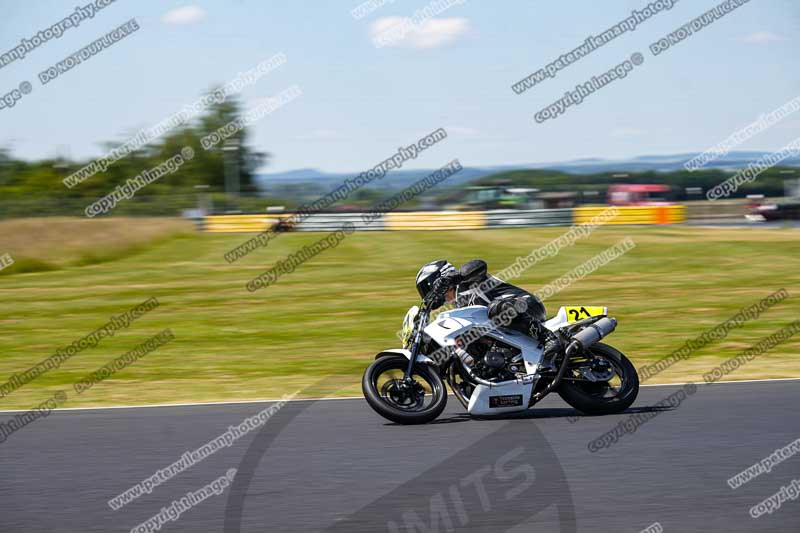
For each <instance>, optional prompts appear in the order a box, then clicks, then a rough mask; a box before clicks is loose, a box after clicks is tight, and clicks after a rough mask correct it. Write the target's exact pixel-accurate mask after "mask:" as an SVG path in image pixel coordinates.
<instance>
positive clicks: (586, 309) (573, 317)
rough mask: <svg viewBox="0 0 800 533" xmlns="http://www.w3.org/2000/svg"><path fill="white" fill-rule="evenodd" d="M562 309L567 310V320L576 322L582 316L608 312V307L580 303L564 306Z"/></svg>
mask: <svg viewBox="0 0 800 533" xmlns="http://www.w3.org/2000/svg"><path fill="white" fill-rule="evenodd" d="M564 309H566V311H567V321H568V322H577V321H578V320H583V319H584V318H589V317H593V316H603V315H607V314H608V307H598V306H590V305H582V306H572V307H565V308H564Z"/></svg>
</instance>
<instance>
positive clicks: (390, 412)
mask: <svg viewBox="0 0 800 533" xmlns="http://www.w3.org/2000/svg"><path fill="white" fill-rule="evenodd" d="M406 367H408V359H406V358H405V357H403V356H402V355H384V356H382V357H379V358H378V359H376V360H375V361H373V362H372V364H371V365H369V367H368V368H367V370H366V372H364V377H363V379H362V380H361V389H362V390H363V392H364V398H365V399H366V400H367V403H368V404H369V406H370V407H372V409H374V410H375V412H376V413H378V414H379V415H381V416H382V417H384V418H386V419H388V420H391V421H392V422H396V423H398V424H426V423H428V422H430V421H432V420H434V419H436V417H438V416H439V415H440V414H441V413H442V411H444V408H445V406H446V405H447V389H446V388H445V385H444V382H443V381H442V378H441V377H440V376H439V374H438V372H436V368H434V367H431V366H430V365H427V364H417V365H415V366H414V374H413V375H412V378H413V383H412V384H410V385H409V384H406V383H404V382H403V376H404V373H405V370H406Z"/></svg>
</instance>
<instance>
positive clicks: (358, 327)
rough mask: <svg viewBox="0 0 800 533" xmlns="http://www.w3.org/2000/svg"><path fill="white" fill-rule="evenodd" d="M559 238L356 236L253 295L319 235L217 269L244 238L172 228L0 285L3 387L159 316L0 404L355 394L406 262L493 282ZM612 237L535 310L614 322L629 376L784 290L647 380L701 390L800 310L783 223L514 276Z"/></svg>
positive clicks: (799, 368)
mask: <svg viewBox="0 0 800 533" xmlns="http://www.w3.org/2000/svg"><path fill="white" fill-rule="evenodd" d="M566 229H567V228H541V229H534V228H531V229H514V230H491V231H463V232H374V233H372V232H371V233H356V234H353V235H351V236H349V237H348V238H347V239H346V240H345V241H344V242H342V243H341V244H340V245H339V247H337V248H335V249H332V250H327V251H325V252H323V253H322V254H321V255H319V256H317V257H315V258H313V259H312V260H310V261H309V262H307V263H306V264H304V265H301V266H300V267H298V269H297V270H296V271H295V272H294V273H292V274H289V275H286V276H284V277H282V278H281V279H280V280H279V281H278V283H277V284H276V285H274V286H271V287H267V288H265V289H262V290H260V291H257V292H255V293H249V292H247V291H246V290H245V283H246V282H247V281H248V280H249V279H251V278H252V277H254V276H256V275H258V274H260V273H261V272H263V271H264V270H266V269H267V268H269V267H270V266H271V265H272V264H273V263H274V262H275V261H276V260H278V259H281V258H283V257H284V256H285V255H286V254H288V253H291V252H294V251H295V250H297V249H298V248H300V247H302V245H303V244H307V243H310V242H312V241H315V240H317V239H319V238H320V237H321V236H322V235H321V234H309V233H297V234H286V235H283V236H281V237H280V238H278V239H276V240H275V241H272V242H271V243H270V245H269V247H268V248H265V249H259V250H257V251H255V252H253V253H252V254H251V255H250V256H248V257H246V258H245V259H242V260H240V261H238V262H237V263H235V264H233V265H229V264H227V263H226V262H225V261H224V259H223V253H224V252H226V251H228V250H229V249H230V248H232V247H234V246H235V245H238V244H239V243H241V242H242V241H244V240H245V239H247V238H248V237H249V236H246V235H207V234H188V235H185V234H181V235H179V236H177V237H173V238H171V239H170V240H167V241H164V240H163V239H160V240H159V239H156V240H154V241H153V243H154V244H151V245H150V246H149V247H148V246H144V245H142V244H140V243H138V244H136V246H137V253H135V254H133V255H130V254H121V255H120V256H119V257H118V258H116V259H114V260H113V261H110V262H101V263H97V264H88V265H86V266H62V267H61V269H60V270H54V271H48V272H36V273H17V274H13V275H6V276H2V277H0V297H2V301H3V312H2V314H0V354H2V355H0V376H2V378H3V380H5V379H7V378H8V377H9V376H10V375H11V374H12V373H14V372H18V371H21V370H24V369H27V368H29V367H30V366H32V365H33V364H35V363H37V362H39V361H41V360H43V359H44V358H46V357H48V356H49V355H50V354H52V353H53V352H54V350H55V349H56V348H58V347H62V346H65V345H67V344H70V343H71V342H72V341H74V340H76V339H78V338H80V337H82V336H84V335H86V334H88V333H90V332H91V331H93V330H94V329H96V328H97V327H99V326H101V325H102V324H104V323H105V322H106V321H107V320H108V318H109V317H110V316H111V315H112V314H119V313H121V312H123V311H125V310H127V309H129V308H130V307H132V306H134V305H136V304H137V303H140V302H141V301H143V300H145V299H147V298H149V297H151V296H155V297H157V298H158V300H159V302H160V303H161V306H160V307H159V308H158V309H156V310H154V311H151V312H150V313H148V314H146V315H144V316H143V317H142V318H140V319H139V320H138V321H136V322H134V323H133V325H132V326H131V327H130V328H128V329H127V330H124V331H122V332H120V333H118V334H117V335H115V336H114V337H111V338H108V339H105V340H103V341H102V342H101V344H99V345H98V346H97V347H95V348H89V349H87V350H84V351H83V352H81V353H79V354H78V355H76V356H74V357H73V358H72V359H71V360H69V361H68V362H66V363H64V365H62V366H61V368H59V369H56V370H52V371H50V372H48V373H46V374H44V375H42V376H40V377H39V378H37V379H36V380H34V381H33V382H31V383H29V384H27V385H25V386H23V387H22V388H20V389H19V390H17V391H15V392H13V393H12V394H11V395H9V396H7V397H5V398H0V409H11V408H30V407H32V406H33V405H36V404H38V403H39V402H41V401H43V400H44V399H46V398H48V397H49V396H50V395H52V394H53V392H55V391H56V390H61V389H64V390H67V391H68V393H69V401H68V402H67V403H66V404H65V406H66V407H70V406H72V407H74V406H89V405H120V404H147V403H161V402H167V403H170V402H184V401H213V400H234V399H258V398H275V397H279V396H281V395H282V394H284V393H288V392H293V391H296V390H298V389H300V388H304V387H306V386H308V385H310V384H313V383H316V382H317V381H318V380H320V379H321V378H325V377H327V378H326V382H325V383H326V385H327V386H326V388H327V389H338V390H339V394H343V395H356V394H360V385H359V380H360V377H361V373H362V372H363V370H364V368H365V367H366V366H367V365H368V364H369V362H370V361H371V360H372V358H373V356H374V354H375V353H376V352H378V351H380V350H381V349H384V348H391V347H396V344H397V340H396V338H395V336H394V334H395V332H396V331H397V329H398V327H399V325H400V322H401V320H402V318H403V315H404V314H405V311H406V310H407V308H408V307H409V306H411V305H413V304H415V303H417V295H416V291H415V289H414V275H415V274H416V272H417V270H418V269H419V267H420V265H421V264H423V263H425V262H427V261H429V260H432V259H436V258H447V259H449V260H450V261H452V262H454V263H459V264H460V263H463V262H465V261H467V260H469V259H472V258H475V257H482V258H484V259H486V260H487V261H488V263H489V266H490V269H492V270H494V271H497V270H501V269H502V268H503V267H505V266H506V265H508V264H510V263H511V262H513V261H514V260H515V258H516V257H517V256H520V255H523V254H528V253H529V252H530V251H531V250H532V249H534V248H536V247H538V246H541V245H544V244H546V243H547V242H549V241H550V240H551V239H553V238H555V237H557V236H559V235H561V234H562V233H564V232H565V231H566ZM129 230H130V231H132V232H133V231H135V224H133V225H131V226H130V228H129ZM626 236H630V237H632V238H633V239H634V241H635V242H636V248H635V249H633V250H632V251H630V252H628V253H627V254H626V255H624V256H622V257H620V258H619V259H617V260H616V261H614V262H612V263H610V264H608V265H606V266H605V267H603V268H602V269H600V270H598V271H597V272H595V273H593V274H591V275H589V276H588V277H587V278H586V279H584V280H582V281H579V282H578V283H576V284H574V285H572V286H571V287H569V288H568V289H566V290H564V291H562V292H560V293H558V294H556V295H555V296H554V297H552V298H551V299H550V300H548V301H546V302H545V304H546V307H547V309H548V312H549V313H550V314H553V313H555V311H556V310H557V309H558V307H559V306H561V305H574V304H591V305H608V306H609V308H610V310H611V312H612V315H614V316H616V317H617V319H618V320H619V327H618V329H617V332H615V333H614V334H613V335H612V336H611V337H610V338H609V342H610V343H611V344H613V345H615V346H616V347H618V348H619V349H620V350H622V351H623V352H625V353H626V354H627V355H628V356H629V357H631V359H632V360H633V361H634V363H635V364H636V365H637V366H640V365H642V364H644V363H648V362H653V361H655V360H657V359H658V358H660V357H663V356H664V355H667V354H669V353H670V352H671V351H673V350H675V349H677V348H678V347H680V346H681V345H682V344H683V342H685V341H686V340H688V339H691V338H694V337H695V336H697V335H699V334H701V333H702V332H703V331H705V330H706V329H708V328H710V327H713V326H714V325H715V324H717V323H719V322H722V321H724V320H725V319H727V318H729V317H731V316H732V315H734V314H735V313H736V312H737V310H738V309H740V308H741V307H743V306H747V305H750V304H753V303H755V302H757V301H758V300H759V299H760V298H762V297H765V296H767V295H768V294H770V293H772V292H774V291H775V290H777V289H779V288H781V287H785V288H786V289H787V290H788V291H789V292H790V294H792V297H791V298H790V299H788V300H786V301H784V302H782V303H781V304H779V305H778V306H776V307H774V308H772V309H770V310H769V311H767V312H766V313H765V314H764V315H762V316H761V318H759V319H758V320H755V321H752V322H749V323H747V324H745V326H744V327H742V328H740V329H736V330H732V331H731V333H730V334H729V336H728V337H727V338H726V339H723V340H722V341H718V342H716V343H712V344H711V345H709V346H707V347H705V348H704V349H702V350H700V351H699V352H698V353H696V354H695V355H694V356H693V357H692V359H690V360H687V361H683V362H680V363H678V364H676V365H675V366H674V367H672V368H671V369H669V370H667V371H665V372H664V373H662V374H660V375H658V376H657V377H656V378H653V379H652V380H650V382H652V383H656V382H670V381H673V382H674V381H682V380H687V379H701V376H702V373H703V372H704V371H707V370H709V369H710V367H711V366H713V365H715V364H718V363H719V362H721V361H722V360H723V358H726V357H730V356H733V355H735V354H737V353H738V351H739V350H742V349H744V348H746V347H747V346H749V345H750V344H751V343H754V342H756V341H758V340H759V339H760V338H761V337H763V336H766V335H768V334H769V333H771V332H773V331H774V330H776V329H778V328H779V327H781V326H783V325H786V324H788V323H789V322H791V321H792V320H796V319H797V318H798V316H800V305H799V304H798V296H797V294H796V293H798V292H800V268H798V267H800V239H799V238H798V237H800V233H798V232H797V231H794V230H783V229H776V230H768V229H704V228H689V227H608V228H601V229H598V230H597V231H595V233H594V234H593V235H591V236H590V237H588V238H585V239H583V240H580V241H578V243H576V244H575V245H574V246H572V247H569V248H566V249H563V250H562V251H561V252H560V253H559V255H558V256H557V257H555V258H551V259H547V260H546V261H543V262H541V263H540V264H538V265H536V266H534V267H533V268H532V269H530V270H528V271H527V272H525V273H524V275H523V276H522V277H521V278H520V279H518V280H515V281H514V283H516V284H518V285H520V286H522V287H525V288H528V289H529V290H535V289H536V288H537V287H539V286H541V285H544V284H546V283H548V282H550V281H552V280H554V279H556V278H557V277H559V276H561V275H562V274H564V273H566V272H567V271H569V270H571V269H572V268H574V267H576V266H578V265H580V264H581V263H583V262H584V261H586V260H587V259H589V258H590V257H592V256H593V255H595V254H597V253H599V252H601V251H603V250H605V249H606V248H608V247H609V246H611V245H613V244H615V243H616V242H618V241H619V240H620V239H622V238H624V237H626ZM3 251H6V250H2V249H0V253H2V252H3ZM10 251H11V253H12V256H13V255H14V253H13V250H10ZM82 253H84V254H87V253H91V251H90V250H84V251H83V252H82ZM99 253H102V250H101V251H100V252H99ZM89 262H90V263H94V261H89ZM164 328H171V329H172V331H173V333H174V335H175V340H174V341H172V342H171V343H169V344H167V345H165V346H163V347H161V348H159V349H157V350H156V351H154V352H153V353H150V354H149V355H147V356H146V357H144V358H143V359H141V360H140V361H138V362H137V363H135V364H133V365H132V366H130V367H128V368H126V369H124V370H122V371H120V372H118V373H117V374H116V375H115V376H113V377H112V378H110V379H108V380H106V381H105V382H103V383H100V384H98V385H96V386H94V387H93V388H92V389H90V390H89V391H87V392H85V393H84V394H82V395H81V396H78V395H76V394H75V393H74V392H73V391H72V384H73V383H75V382H76V381H78V380H79V379H80V378H81V377H82V376H84V375H85V374H87V373H89V372H92V371H94V370H96V369H98V368H99V367H101V366H102V365H104V364H105V363H107V362H108V361H110V360H111V359H113V358H115V357H117V356H119V355H122V354H123V353H125V352H126V351H127V350H129V349H131V348H133V347H134V346H136V345H137V344H139V343H141V342H143V341H144V340H146V339H147V338H149V337H150V336H152V335H154V334H155V333H157V332H159V331H160V330H162V329H164ZM798 348H800V338H798V339H792V340H790V341H789V342H787V343H785V344H783V345H780V346H778V347H776V348H775V349H774V350H772V351H771V352H770V353H769V354H767V355H764V356H762V357H760V358H758V359H756V360H755V361H753V362H751V363H749V364H748V365H746V366H744V367H742V368H741V369H739V370H738V371H737V372H736V373H734V374H731V375H730V376H729V379H744V378H754V377H757V378H762V377H798V376H800V363H799V362H798V361H800V359H799V358H798V356H797V353H798ZM315 390H316V389H311V390H309V391H307V392H306V393H305V394H306V395H308V396H314V395H315Z"/></svg>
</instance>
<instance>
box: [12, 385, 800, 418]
mask: <svg viewBox="0 0 800 533" xmlns="http://www.w3.org/2000/svg"><path fill="white" fill-rule="evenodd" d="M772 381H800V378H772V379H740V380H731V381H715V382H714V383H704V382H700V381H695V382H694V383H696V384H697V385H719V384H730V383H768V382H772ZM688 384H689V382H688V381H687V382H684V383H652V384H650V385H641V387H642V388H643V387H680V386H681V385H688ZM451 396H452V395H451ZM363 399H364V397H363V396H342V397H339V398H297V399H292V400H282V399H281V398H276V399H269V400H239V401H229V402H197V403H157V404H150V405H111V406H105V407H63V408H60V409H54V410H53V411H51V413H50V414H53V413H57V412H61V411H99V410H103V409H150V408H153V407H195V406H202V405H246V404H251V403H274V402H280V401H285V402H325V401H334V400H363ZM28 411H30V409H0V413H26V412H28Z"/></svg>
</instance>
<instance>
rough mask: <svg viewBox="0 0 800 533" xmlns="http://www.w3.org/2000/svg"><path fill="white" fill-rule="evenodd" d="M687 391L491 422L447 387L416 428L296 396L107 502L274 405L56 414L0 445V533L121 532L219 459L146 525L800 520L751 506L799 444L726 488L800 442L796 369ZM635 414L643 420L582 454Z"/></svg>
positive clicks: (552, 525)
mask: <svg viewBox="0 0 800 533" xmlns="http://www.w3.org/2000/svg"><path fill="white" fill-rule="evenodd" d="M681 389H682V387H681V386H658V387H643V388H642V389H641V391H640V394H639V398H638V399H637V401H636V403H635V404H634V406H633V407H632V408H631V409H630V410H629V411H628V412H626V413H623V414H620V415H613V416H599V417H580V418H578V419H577V420H574V419H573V418H572V417H573V416H574V415H575V414H576V412H575V411H574V410H573V409H572V408H570V407H569V406H567V404H565V403H564V402H563V401H562V400H561V399H560V398H559V397H558V396H557V395H551V396H550V397H548V398H546V399H545V400H544V401H543V402H542V403H541V404H539V405H538V406H537V407H536V408H534V409H532V410H530V411H528V413H526V414H525V415H524V416H517V417H509V418H506V419H502V420H501V419H493V420H488V419H482V420H476V419H470V418H469V417H467V416H466V415H464V414H463V410H462V409H461V407H460V405H459V404H458V402H457V401H456V400H455V398H454V397H452V396H451V397H450V398H449V401H448V407H447V410H446V411H445V413H444V414H443V415H442V416H441V417H440V418H439V420H438V421H437V423H433V424H429V425H425V426H398V425H394V424H391V423H389V422H387V421H385V420H383V419H382V418H380V417H379V416H378V415H376V414H375V413H374V412H372V410H370V408H369V407H368V406H367V405H366V403H365V402H364V401H363V400H361V399H356V400H354V399H345V400H335V401H295V402H290V403H287V404H286V405H284V406H283V407H282V408H281V409H280V410H278V411H277V413H276V414H275V415H274V416H273V417H272V418H270V419H269V420H268V421H267V422H266V424H264V425H263V426H262V427H261V428H260V429H257V430H254V431H252V432H250V433H248V434H246V435H244V436H242V437H241V438H239V439H238V440H237V441H235V442H234V443H233V444H232V445H231V446H230V447H225V448H223V449H221V450H220V451H218V452H216V453H214V454H213V455H211V456H210V457H208V458H206V459H204V460H202V461H201V462H199V463H197V464H194V465H193V466H191V467H190V468H188V469H187V470H185V471H183V472H181V473H179V474H177V475H176V476H175V477H174V478H172V479H170V480H169V481H166V482H164V483H163V484H162V485H160V486H158V487H155V488H154V489H152V493H150V494H145V495H143V496H141V497H139V498H138V499H136V500H134V501H132V502H130V503H128V504H127V505H125V506H124V507H122V508H121V509H119V510H117V511H114V510H112V509H111V508H110V507H109V505H108V504H107V502H108V500H109V499H110V498H112V497H114V496H116V495H118V494H119V493H121V492H122V491H124V490H125V489H128V488H129V487H131V486H132V485H134V484H135V483H137V482H139V481H141V480H143V479H144V478H147V477H149V476H151V475H153V474H154V473H155V472H156V471H157V470H159V469H161V468H164V467H166V466H168V465H169V464H170V463H172V462H174V461H176V460H178V459H179V458H180V457H181V456H182V455H183V454H184V452H187V451H191V450H195V449H197V448H199V447H200V446H202V445H203V444H205V443H206V442H208V441H210V440H212V439H214V438H215V437H216V436H218V435H220V434H222V433H223V432H224V431H225V430H226V429H227V428H228V426H230V425H235V424H239V423H240V422H242V420H243V419H244V418H245V417H249V416H252V415H254V414H256V413H258V412H259V411H261V410H263V409H264V408H266V407H268V406H269V405H270V404H269V403H263V404H262V403H243V404H225V405H197V406H184V407H169V406H165V407H150V408H131V409H97V410H71V411H55V412H53V413H52V414H50V416H49V417H47V418H43V419H38V420H36V421H34V422H33V423H31V424H30V425H29V426H27V427H24V428H22V429H21V430H19V431H17V432H15V433H13V434H11V435H10V436H8V439H7V440H6V441H5V442H3V443H1V444H0V531H2V532H3V533H10V532H37V533H38V532H103V533H106V532H127V531H131V530H132V529H133V528H134V527H135V526H137V525H138V524H140V523H142V522H144V521H146V520H147V519H148V518H150V517H151V516H153V515H155V514H157V513H159V512H160V510H161V509H162V507H169V506H170V504H171V502H172V501H173V500H175V499H178V498H180V497H182V496H184V495H185V494H186V493H187V492H188V491H196V490H198V489H200V488H201V487H202V486H204V485H206V484H207V483H209V482H211V481H212V480H214V479H216V478H219V477H220V476H222V475H223V474H224V473H225V472H226V471H227V470H228V469H230V468H237V469H238V470H237V474H236V478H235V479H234V482H233V485H232V486H231V487H228V488H226V489H225V491H224V492H223V493H222V494H220V495H214V496H211V497H210V498H209V499H207V500H205V501H202V502H200V503H199V504H197V505H196V506H194V507H193V508H190V509H188V510H186V511H185V513H184V514H182V515H181V516H180V517H179V519H177V520H176V521H170V522H167V523H163V524H160V529H155V528H151V530H152V531H156V530H158V531H167V532H193V533H195V532H216V531H224V532H226V533H227V532H236V531H246V532H251V531H252V532H255V531H269V532H272V531H281V532H284V531H286V532H288V531H342V532H345V531H365V532H366V531H370V532H372V531H390V532H394V531H397V532H405V531H453V530H455V531H470V532H473V531H475V532H477V531H511V532H514V533H516V532H522V531H537V532H539V531H564V532H569V531H580V532H596V531H613V532H627V531H629V532H633V533H637V532H640V531H642V530H644V529H645V528H647V527H648V526H651V525H653V524H654V523H656V522H657V523H658V524H659V525H660V527H661V528H662V529H663V531H665V532H670V531H676V532H690V531H726V532H740V531H768V532H772V531H775V532H778V531H780V532H784V531H798V530H800V500H794V501H792V500H788V501H784V502H783V503H782V505H781V507H780V508H778V509H776V510H774V511H773V512H772V513H770V514H764V515H763V516H761V517H759V518H752V517H751V516H750V515H749V514H748V513H749V510H750V508H751V507H752V506H754V505H756V504H758V503H759V502H761V501H762V500H764V499H765V498H767V497H769V496H771V495H772V494H774V493H776V492H778V491H779V490H780V489H781V487H782V486H783V485H788V484H790V483H791V482H792V480H793V479H795V478H800V454H798V456H794V457H789V458H787V459H785V460H784V461H783V462H782V463H781V464H778V465H776V466H775V467H774V468H773V469H772V470H771V472H769V473H764V474H762V475H760V476H758V477H757V478H755V479H753V480H751V481H749V482H748V483H746V484H745V485H743V486H741V487H739V488H737V489H735V490H734V489H731V488H730V487H729V486H728V485H727V483H726V480H727V479H728V478H730V477H732V476H734V475H735V474H737V473H739V472H740V471H742V470H744V469H745V468H747V467H748V466H750V465H752V464H754V463H756V462H758V461H759V460H761V459H763V458H764V457H767V456H769V455H770V454H771V453H772V452H773V451H775V450H776V449H777V448H781V447H783V446H786V445H788V444H789V443H791V442H792V441H794V440H795V439H798V437H800V412H799V411H798V406H800V381H772V382H752V383H717V384H711V385H704V384H699V385H698V386H697V391H696V393H694V394H691V395H689V396H687V397H686V398H685V400H683V401H682V402H681V403H680V405H678V406H677V407H674V408H666V409H661V408H658V407H655V406H656V404H657V403H658V402H659V401H660V400H662V399H664V398H666V397H668V396H669V395H670V394H673V393H677V391H679V390H681ZM634 413H647V414H649V416H651V418H650V419H649V420H648V421H646V422H645V423H644V424H642V425H641V426H640V427H638V429H637V430H636V431H635V432H633V433H629V434H623V435H621V436H620V437H619V440H618V442H616V443H613V444H611V445H610V446H609V447H607V448H603V449H600V450H598V451H596V452H591V451H590V450H589V447H588V444H589V442H590V441H592V440H593V439H596V438H598V437H600V436H601V435H602V434H603V433H605V432H607V431H609V430H612V429H613V428H614V427H615V426H616V425H617V424H618V423H620V422H622V421H624V420H626V419H629V417H630V416H631V415H632V414H634ZM14 414H15V413H0V421H7V420H8V419H9V418H10V417H11V416H13V415H14ZM415 524H416V525H415ZM144 530H145V529H142V531H144ZM653 531H657V529H654V530H653Z"/></svg>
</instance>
